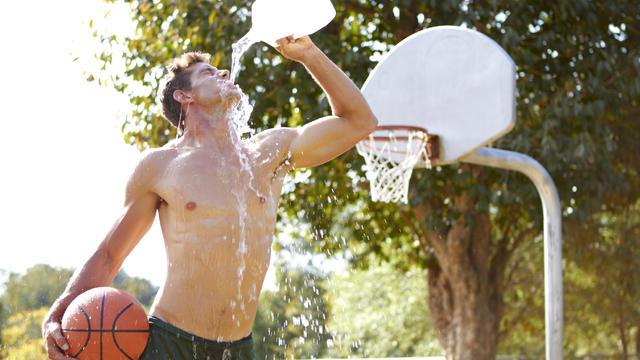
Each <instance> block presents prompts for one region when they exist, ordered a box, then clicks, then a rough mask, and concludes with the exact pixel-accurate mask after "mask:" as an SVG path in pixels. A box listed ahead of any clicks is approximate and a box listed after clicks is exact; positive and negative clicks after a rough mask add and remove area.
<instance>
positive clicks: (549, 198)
mask: <svg viewBox="0 0 640 360" xmlns="http://www.w3.org/2000/svg"><path fill="white" fill-rule="evenodd" d="M461 161H462V162H466V163H470V164H476V165H484V166H490V167H495V168H500V169H507V170H515V171H519V172H521V173H523V174H525V175H527V176H528V177H529V179H531V181H533V183H534V184H535V186H536V189H538V194H540V198H541V199H542V211H543V212H544V297H545V327H546V331H545V336H546V339H545V340H546V358H547V359H548V360H562V331H563V330H562V209H561V207H560V198H559V197H558V191H557V189H556V186H555V184H554V183H553V179H551V176H549V173H548V172H547V170H546V169H545V168H544V167H542V165H540V163H539V162H537V161H536V160H534V159H533V158H531V157H529V156H527V155H524V154H520V153H516V152H512V151H506V150H499V149H491V148H482V149H480V150H478V151H477V152H475V153H474V154H471V155H469V156H468V157H466V158H464V159H462V160H461Z"/></svg>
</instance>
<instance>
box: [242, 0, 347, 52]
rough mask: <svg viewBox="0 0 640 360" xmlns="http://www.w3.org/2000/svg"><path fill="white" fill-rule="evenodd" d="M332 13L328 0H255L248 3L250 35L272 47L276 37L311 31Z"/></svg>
mask: <svg viewBox="0 0 640 360" xmlns="http://www.w3.org/2000/svg"><path fill="white" fill-rule="evenodd" d="M335 16H336V10H335V8H334V7H333V5H332V4H331V1H330V0H256V1H255V2H254V3H253V5H252V7H251V21H252V27H251V33H252V37H253V38H254V39H256V40H261V41H264V42H266V43H267V44H269V45H271V46H273V47H276V46H277V44H276V40H278V39H282V38H284V37H287V36H289V35H293V37H294V38H296V39H297V38H299V37H302V36H305V35H311V34H313V33H315V32H316V31H318V30H320V29H322V28H323V27H325V26H326V25H327V24H328V23H329V22H331V20H333V18H334V17H335Z"/></svg>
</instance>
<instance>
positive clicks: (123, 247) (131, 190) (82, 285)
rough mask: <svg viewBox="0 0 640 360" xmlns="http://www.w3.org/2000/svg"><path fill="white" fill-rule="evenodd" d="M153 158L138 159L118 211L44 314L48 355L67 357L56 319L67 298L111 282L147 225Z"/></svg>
mask: <svg viewBox="0 0 640 360" xmlns="http://www.w3.org/2000/svg"><path fill="white" fill-rule="evenodd" d="M157 158H158V157H157V156H153V155H152V156H149V155H147V156H145V157H143V159H142V160H141V161H140V163H139V164H138V166H137V167H136V169H135V171H134V173H133V175H132V176H131V178H130V179H129V181H128V183H127V188H126V193H125V204H124V209H123V211H122V215H121V216H120V217H119V218H118V219H117V220H116V222H115V223H114V224H113V226H112V228H111V230H110V231H109V233H108V234H107V236H106V237H105V238H104V240H102V242H101V243H100V244H99V245H98V248H97V249H96V251H95V252H94V253H93V255H91V257H89V259H88V260H87V261H86V262H85V264H84V265H83V266H82V267H81V268H80V269H78V270H77V271H76V272H75V273H74V274H73V276H72V278H71V280H69V283H68V285H67V287H66V289H65V290H64V292H63V293H62V295H60V297H59V298H58V299H57V300H56V301H55V303H54V304H53V305H52V306H51V310H49V313H48V314H47V315H46V316H45V319H44V321H43V323H42V335H43V337H44V341H45V347H46V350H47V353H48V356H49V359H55V360H62V359H65V360H68V359H71V358H70V357H68V356H65V355H64V353H63V352H62V351H61V350H60V349H63V350H67V349H68V344H67V342H66V341H65V338H64V337H63V335H62V332H61V326H60V322H61V320H62V316H63V315H64V311H65V310H66V309H67V307H68V306H69V304H70V303H71V301H73V299H75V298H76V297H77V296H78V295H80V294H81V293H83V292H84V291H86V290H89V289H92V288H95V287H100V286H108V285H109V284H111V281H112V280H113V278H114V277H115V276H116V274H117V273H118V270H119V269H120V266H121V265H122V262H123V261H124V259H125V258H126V257H127V256H128V255H129V253H130V252H131V250H133V248H134V247H135V246H136V244H137V243H138V242H139V241H140V239H142V237H143V236H144V234H145V233H146V232H147V231H148V230H149V228H150V227H151V225H152V223H153V219H154V217H155V213H156V209H157V206H158V203H159V197H158V195H156V194H155V193H153V192H152V191H151V184H152V182H153V179H154V178H155V174H156V173H157V171H156V169H157V168H158V162H159V161H158V159H157Z"/></svg>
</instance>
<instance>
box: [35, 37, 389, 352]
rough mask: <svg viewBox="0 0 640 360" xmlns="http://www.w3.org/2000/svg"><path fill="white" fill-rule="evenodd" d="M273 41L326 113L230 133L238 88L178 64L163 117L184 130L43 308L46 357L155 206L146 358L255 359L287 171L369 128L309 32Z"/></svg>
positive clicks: (61, 344) (321, 157)
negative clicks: (158, 249)
mask: <svg viewBox="0 0 640 360" xmlns="http://www.w3.org/2000/svg"><path fill="white" fill-rule="evenodd" d="M278 45H279V46H278V51H280V53H281V54H282V55H283V56H285V57H286V58H288V59H291V60H295V61H297V62H299V63H301V64H303V65H304V66H305V68H306V69H307V71H308V72H309V73H310V74H311V75H312V76H313V78H314V79H315V80H316V82H317V83H318V84H319V85H320V86H321V87H322V89H323V90H324V92H325V94H326V95H327V97H328V99H329V103H330V104H331V109H332V114H333V115H332V116H328V117H325V118H322V119H318V120H315V121H313V122H310V123H308V124H306V125H305V126H303V127H301V128H295V129H294V128H278V129H270V130H267V131H264V132H261V133H259V134H258V135H256V136H254V137H252V138H251V139H249V140H238V137H237V134H236V133H235V130H234V129H233V127H232V126H231V125H230V115H231V113H232V109H233V108H234V107H235V105H236V104H237V103H238V101H239V100H240V98H241V91H240V89H239V88H238V87H237V86H236V85H234V84H233V83H232V82H231V81H230V80H229V72H228V71H227V70H219V69H216V68H214V67H213V66H211V65H210V64H209V63H208V62H209V58H208V56H206V55H203V54H195V53H189V54H185V55H183V56H182V57H180V58H178V59H176V60H174V63H173V64H172V66H170V67H169V74H168V76H167V78H168V81H167V83H166V85H165V88H164V90H163V91H162V93H163V94H164V96H162V97H163V98H164V99H162V102H163V112H164V115H165V117H167V119H168V120H169V121H171V122H172V123H173V124H174V125H176V126H179V127H181V128H184V134H183V136H182V137H181V138H180V139H178V140H176V141H172V142H170V143H169V144H167V145H165V146H163V147H162V148H158V149H152V150H150V151H147V152H145V153H144V154H143V156H142V158H141V160H140V162H139V163H138V165H137V167H136V169H135V170H134V172H133V174H132V175H131V178H130V179H129V181H128V183H127V187H126V194H125V204H124V205H125V206H124V210H123V212H122V215H121V216H120V217H119V218H118V219H117V221H116V222H115V224H114V225H113V227H112V229H111V230H110V232H109V233H108V234H107V236H106V237H105V239H104V240H103V241H102V242H101V243H100V244H99V246H98V248H97V250H96V251H95V253H94V254H93V255H92V256H91V257H90V258H89V259H88V260H87V262H86V263H85V264H84V266H82V267H81V268H80V269H79V270H78V271H76V273H75V274H74V276H73V277H72V279H71V280H70V281H69V284H68V285H67V288H66V289H65V291H64V292H63V294H62V295H61V296H60V297H59V298H58V299H57V300H56V302H55V303H54V304H53V306H52V308H51V310H50V312H49V313H48V314H47V316H46V318H45V320H44V322H43V337H44V340H45V346H46V349H47V351H48V355H49V358H50V359H56V360H62V359H67V360H68V359H71V358H70V357H68V356H66V355H65V354H64V352H63V351H62V350H64V349H67V346H68V344H67V343H66V341H65V339H64V337H63V336H62V333H61V330H60V321H61V318H62V315H63V314H64V311H65V309H66V308H67V306H68V305H69V303H70V302H71V301H72V300H73V299H74V298H75V297H76V296H78V295H79V294H81V293H82V292H84V291H86V290H88V289H91V288H94V287H99V286H108V285H109V284H110V283H111V281H112V280H113V278H114V277H115V275H116V274H117V272H118V270H119V269H120V266H121V265H122V262H123V261H124V259H125V258H126V257H127V255H128V254H129V253H130V252H131V251H132V250H133V248H134V247H135V246H136V244H137V243H138V242H139V241H140V239H141V238H142V237H143V235H144V234H145V233H146V232H147V231H148V230H149V228H150V226H151V224H152V223H153V219H154V217H155V214H156V211H157V212H158V213H159V217H160V224H161V227H162V232H163V236H164V241H165V248H166V254H167V264H169V265H168V269H167V278H166V281H165V283H164V285H163V286H162V288H161V289H160V291H159V292H158V294H157V296H156V298H155V302H154V304H153V306H152V308H151V311H150V324H151V333H150V336H149V343H148V344H147V348H146V350H145V353H144V354H143V356H142V359H171V360H178V359H193V358H198V359H200V358H202V359H206V358H207V356H209V357H210V358H211V359H221V358H222V355H223V352H224V356H225V359H240V358H242V359H254V355H253V349H252V347H253V343H252V340H251V336H250V334H251V329H252V326H253V321H254V318H255V315H256V310H257V307H258V298H259V294H260V291H261V288H262V282H263V280H264V277H265V274H266V271H267V267H268V266H269V258H270V254H271V242H272V239H273V233H274V229H275V224H276V211H277V208H278V203H279V199H280V193H281V189H282V184H283V180H284V177H285V175H286V173H287V171H288V170H291V169H294V168H306V167H311V166H316V165H320V164H323V163H325V162H327V161H329V160H331V159H333V158H335V157H337V156H338V155H340V154H342V153H344V152H346V151H347V150H349V149H350V148H351V147H353V146H354V145H355V144H356V143H357V142H358V141H360V140H361V139H363V138H365V137H366V136H367V135H368V134H369V133H371V132H372V131H373V130H374V129H375V127H376V125H377V120H376V118H375V116H374V115H373V114H372V112H371V110H370V109H369V106H368V104H367V102H366V101H365V99H364V98H363V96H362V94H361V93H360V91H359V90H358V88H357V87H356V86H355V85H354V84H353V82H352V81H351V80H349V78H348V77H347V76H346V75H345V74H344V73H343V72H342V71H341V70H340V69H339V68H338V67H337V66H336V65H335V64H334V63H333V62H331V60H329V59H328V58H327V57H326V56H325V55H324V54H323V53H322V51H320V50H319V49H318V48H317V47H316V46H315V45H314V44H313V43H312V42H311V40H310V39H309V38H308V37H303V38H300V39H297V40H294V39H293V38H285V39H282V40H279V41H278ZM249 170H250V171H249ZM229 356H231V357H229Z"/></svg>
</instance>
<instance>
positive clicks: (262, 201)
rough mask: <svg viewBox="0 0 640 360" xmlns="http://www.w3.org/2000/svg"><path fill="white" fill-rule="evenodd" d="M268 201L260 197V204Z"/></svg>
mask: <svg viewBox="0 0 640 360" xmlns="http://www.w3.org/2000/svg"><path fill="white" fill-rule="evenodd" d="M266 201H267V199H266V198H265V197H264V196H260V204H264V203H265V202H266Z"/></svg>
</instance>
